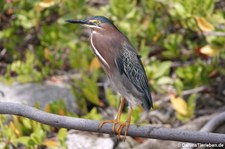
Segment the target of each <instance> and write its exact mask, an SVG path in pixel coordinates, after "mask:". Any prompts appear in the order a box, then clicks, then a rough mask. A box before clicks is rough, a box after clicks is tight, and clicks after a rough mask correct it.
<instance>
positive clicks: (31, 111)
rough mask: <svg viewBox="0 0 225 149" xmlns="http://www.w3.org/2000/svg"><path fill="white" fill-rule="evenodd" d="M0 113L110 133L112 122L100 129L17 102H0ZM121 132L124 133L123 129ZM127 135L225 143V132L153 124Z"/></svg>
mask: <svg viewBox="0 0 225 149" xmlns="http://www.w3.org/2000/svg"><path fill="white" fill-rule="evenodd" d="M0 113H1V114H13V115H18V116H23V117H27V118H29V119H32V120H35V121H38V122H40V123H43V124H47V125H51V126H55V127H63V128H68V129H76V130H82V131H89V132H98V133H107V134H111V133H112V129H111V128H112V124H105V125H104V126H103V127H102V128H101V129H99V128H98V126H99V123H100V122H99V121H96V120H87V119H80V118H72V117H68V116H59V115H56V114H51V113H47V112H44V111H41V110H38V109H35V108H33V107H29V106H26V105H22V104H17V103H9V102H0ZM121 134H124V131H123V132H122V133H121ZM127 135H128V136H133V137H144V138H154V139H161V140H173V141H182V142H192V143H197V142H198V143H225V134H216V133H207V132H194V131H186V130H181V129H175V128H161V127H154V126H135V125H131V126H130V127H129V131H128V134H127Z"/></svg>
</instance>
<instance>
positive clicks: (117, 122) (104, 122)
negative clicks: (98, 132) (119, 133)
mask: <svg viewBox="0 0 225 149" xmlns="http://www.w3.org/2000/svg"><path fill="white" fill-rule="evenodd" d="M106 123H112V132H113V133H114V132H115V126H116V125H117V124H119V123H120V121H119V120H118V119H114V120H103V121H101V123H100V124H99V126H98V128H102V126H103V125H105V124H106Z"/></svg>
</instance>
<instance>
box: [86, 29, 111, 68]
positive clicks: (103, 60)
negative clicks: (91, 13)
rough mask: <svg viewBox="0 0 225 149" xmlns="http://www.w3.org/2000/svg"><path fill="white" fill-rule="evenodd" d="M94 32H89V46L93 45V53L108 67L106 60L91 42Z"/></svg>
mask: <svg viewBox="0 0 225 149" xmlns="http://www.w3.org/2000/svg"><path fill="white" fill-rule="evenodd" d="M93 34H94V33H92V34H91V40H90V41H91V46H92V47H93V51H94V53H95V55H96V56H97V57H98V58H99V59H100V60H101V61H102V62H103V63H104V64H105V65H106V66H107V67H108V68H110V67H109V64H108V63H107V62H106V60H105V59H104V58H103V57H102V55H101V54H100V53H99V52H98V50H97V49H96V48H95V46H94V44H93V40H92V35H93Z"/></svg>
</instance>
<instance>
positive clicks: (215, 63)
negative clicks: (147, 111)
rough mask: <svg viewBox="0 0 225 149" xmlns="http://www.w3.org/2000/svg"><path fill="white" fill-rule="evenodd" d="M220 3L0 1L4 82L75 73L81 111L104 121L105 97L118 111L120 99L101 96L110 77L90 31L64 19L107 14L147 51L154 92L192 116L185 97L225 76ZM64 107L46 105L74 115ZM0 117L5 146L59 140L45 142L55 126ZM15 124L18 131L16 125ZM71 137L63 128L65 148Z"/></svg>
mask: <svg viewBox="0 0 225 149" xmlns="http://www.w3.org/2000/svg"><path fill="white" fill-rule="evenodd" d="M218 2H220V1H214V0H168V1H166V0H160V1H158V0H141V1H137V0H135V1H132V0H124V1H120V0H111V1H109V3H108V4H106V5H101V4H99V5H98V2H93V1H88V3H86V1H80V0H75V1H71V0H64V1H61V0H36V1H30V0H23V1H16V0H9V1H7V0H5V1H4V0H3V1H0V9H1V12H0V67H1V70H0V73H1V76H0V80H1V81H4V82H6V83H12V82H14V81H17V82H21V83H26V82H40V81H43V80H45V79H47V78H48V77H49V76H54V75H58V74H60V72H71V70H74V72H75V77H74V78H73V79H72V81H71V90H72V91H73V93H74V95H75V96H76V99H77V101H76V102H77V104H78V105H79V108H80V112H81V115H80V116H82V117H85V118H91V119H101V116H100V115H99V113H98V110H97V109H98V108H99V107H103V106H105V105H107V104H105V102H103V99H104V98H106V99H108V102H107V103H108V104H109V105H110V106H113V107H115V108H116V107H117V106H118V100H115V98H118V97H117V96H116V95H115V94H114V92H113V91H112V90H110V89H107V90H106V91H105V90H104V94H105V97H102V96H101V95H100V94H101V90H100V87H99V85H98V84H99V83H102V81H101V78H102V76H104V75H103V73H102V70H100V69H99V67H100V65H99V63H98V62H97V61H96V59H95V58H94V55H93V54H92V53H91V52H90V50H89V44H88V40H87V38H86V37H87V35H86V32H85V31H83V28H82V27H80V26H78V25H71V24H67V23H65V22H64V20H66V19H71V18H74V19H75V18H77V19H83V18H86V17H88V16H92V15H93V14H95V15H104V16H106V17H109V18H110V19H112V20H113V21H114V23H115V25H116V26H118V28H119V29H120V30H121V31H122V32H123V33H124V34H126V35H127V37H128V38H129V39H130V41H131V43H132V44H133V45H134V47H136V48H137V50H138V52H139V53H140V55H141V56H142V61H143V64H144V66H145V68H146V74H147V77H148V79H149V82H150V85H151V90H152V93H153V94H156V95H171V93H172V94H174V97H173V98H171V100H170V101H171V106H172V107H173V109H174V111H175V112H176V117H177V119H179V120H180V121H188V120H190V119H191V118H193V117H194V115H195V110H196V105H195V103H196V100H197V96H196V95H195V94H193V95H190V96H188V97H183V96H182V92H183V91H184V90H188V89H192V88H195V87H199V86H202V85H211V84H212V83H213V82H214V81H215V80H216V77H218V76H219V77H220V76H221V77H224V75H225V68H224V66H223V64H224V60H225V50H224V49H225V44H224V43H225V38H224V32H225V27H224V26H225V18H224V16H225V13H224V11H223V9H220V8H217V6H216V3H218ZM93 3H97V5H94V4H93ZM93 6H98V7H93ZM177 100H179V101H178V102H177ZM64 106H65V105H63V104H62V103H61V102H58V103H54V104H52V105H48V106H46V109H45V110H46V111H48V112H54V113H57V114H62V115H74V114H71V113H69V112H66V109H65V107H64ZM93 106H95V107H97V108H94V107H93ZM155 107H158V106H157V105H156V106H155ZM180 109H183V110H180ZM135 110H137V111H138V112H135V114H134V115H135V116H134V117H135V118H134V119H133V120H134V121H133V122H136V121H137V120H138V118H139V114H138V113H140V109H138V108H137V109H135ZM79 114H80V113H79ZM125 116H126V114H123V115H122V118H124V117H125ZM1 120H2V121H4V123H6V124H7V125H3V123H1V132H2V131H4V133H3V134H4V135H3V134H0V139H2V138H4V139H6V140H3V141H0V142H3V144H4V142H5V144H4V145H5V147H8V146H10V145H14V146H17V145H18V144H19V143H20V144H23V145H25V146H26V147H28V148H29V147H37V146H38V145H39V146H40V145H46V144H51V145H52V144H54V143H53V142H51V140H48V139H47V133H48V132H50V131H51V130H52V128H51V127H48V126H44V125H40V124H38V123H36V122H33V121H30V120H28V119H24V118H18V117H13V120H12V121H11V122H10V123H8V122H7V120H6V119H5V118H3V116H1ZM15 126H16V129H14V130H13V129H11V128H12V127H15ZM65 135H66V130H64V129H62V130H59V132H58V139H59V142H58V143H59V144H61V145H62V146H64V148H65V143H64V141H65ZM28 136H29V137H28ZM46 141H47V142H46ZM6 142H9V143H10V144H7V143H6ZM1 146H2V144H0V147H1Z"/></svg>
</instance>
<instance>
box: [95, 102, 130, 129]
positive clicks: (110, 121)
mask: <svg viewBox="0 0 225 149" xmlns="http://www.w3.org/2000/svg"><path fill="white" fill-rule="evenodd" d="M125 101H126V100H125V98H122V100H121V102H120V105H119V110H118V112H117V115H116V118H115V119H114V120H103V121H101V123H100V125H99V128H102V126H103V125H104V124H105V123H113V126H112V131H113V132H114V131H115V126H116V124H119V123H120V117H121V113H122V110H123V107H124V104H125Z"/></svg>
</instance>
